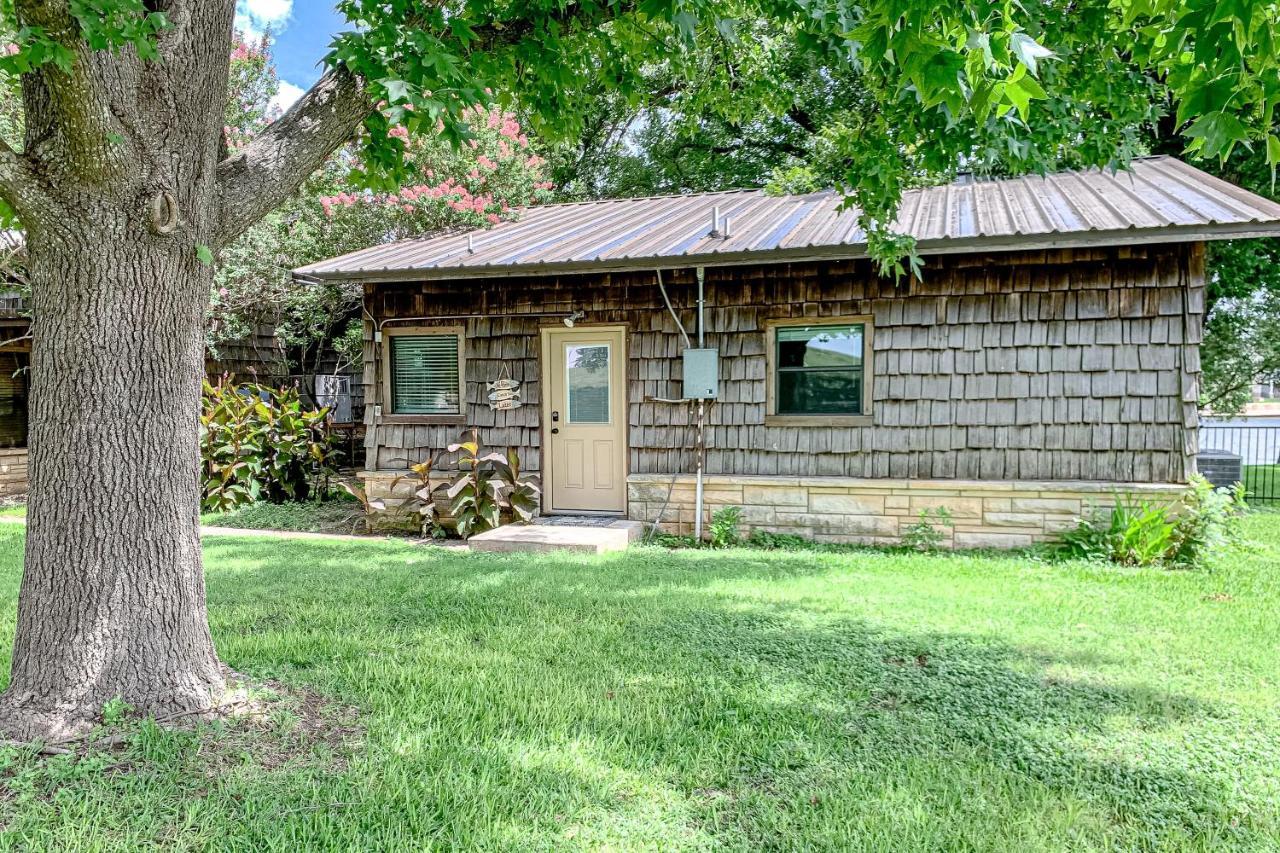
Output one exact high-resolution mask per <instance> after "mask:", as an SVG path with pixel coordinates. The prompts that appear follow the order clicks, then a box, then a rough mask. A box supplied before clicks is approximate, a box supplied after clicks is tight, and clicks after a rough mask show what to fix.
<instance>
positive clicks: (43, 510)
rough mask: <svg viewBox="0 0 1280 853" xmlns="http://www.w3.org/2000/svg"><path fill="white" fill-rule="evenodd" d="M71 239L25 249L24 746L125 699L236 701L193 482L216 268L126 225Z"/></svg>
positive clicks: (11, 706) (16, 682)
mask: <svg viewBox="0 0 1280 853" xmlns="http://www.w3.org/2000/svg"><path fill="white" fill-rule="evenodd" d="M113 220H114V221H113ZM68 230H69V231H71V232H74V234H75V237H74V238H68V239H65V240H57V241H51V240H44V241H34V242H33V244H32V246H31V252H30V271H31V276H32V284H33V309H34V316H35V324H34V340H33V345H32V358H31V384H32V388H33V389H37V390H35V392H34V393H33V394H32V397H31V402H32V407H31V434H30V447H31V499H30V504H29V505H28V534H27V550H26V571H25V572H24V574H23V579H22V591H21V597H20V599H19V609H18V630H17V639H16V642H15V645H14V656H13V669H12V681H11V683H10V686H9V689H8V692H7V693H6V694H5V696H4V697H3V700H2V702H0V723H2V724H3V726H4V728H5V729H7V730H8V732H9V733H10V734H11V735H14V736H17V737H22V738H24V739H29V738H44V739H50V738H57V737H62V736H66V735H69V734H73V733H76V732H78V731H80V730H82V729H83V728H85V727H86V726H87V725H88V724H89V723H90V722H91V721H92V720H93V719H94V717H95V716H96V715H97V714H98V713H99V712H100V710H101V708H102V706H103V704H104V703H105V702H107V701H109V700H111V699H113V698H115V697H119V698H121V699H123V700H124V701H126V702H128V703H129V704H130V705H132V706H134V707H136V708H140V709H145V710H147V711H151V712H155V713H165V712H174V711H188V710H194V709H200V708H206V707H209V706H210V705H213V704H216V702H217V701H218V699H219V698H220V696H221V694H222V692H223V689H224V687H223V680H222V676H221V673H220V665H219V663H218V659H217V656H216V655H215V653H214V648H213V642H212V639H211V637H210V634H209V628H208V620H207V615H206V610H205V588H204V576H203V573H202V567H201V558H200V538H199V528H198V525H199V496H198V492H197V489H196V487H195V484H196V482H197V479H198V472H199V460H200V456H199V446H198V438H197V432H198V429H197V424H198V417H199V411H200V381H201V376H202V374H203V365H204V336H203V331H202V330H203V325H204V323H203V315H204V305H205V303H206V301H207V299H208V293H209V282H210V277H211V273H210V271H209V269H208V268H207V267H205V266H203V265H202V264H201V263H200V262H199V261H198V260H197V258H196V256H195V253H194V252H193V251H192V250H191V249H190V247H189V246H184V245H181V244H179V243H177V242H175V241H173V240H169V239H164V238H157V237H154V236H150V235H149V234H146V233H143V229H140V228H138V227H137V225H136V223H133V224H131V223H130V222H129V221H128V220H127V218H126V217H122V216H120V215H119V214H118V213H116V214H115V215H114V216H112V213H111V211H106V210H104V211H101V212H99V214H98V216H96V217H94V219H93V221H82V222H80V223H77V224H76V227H74V228H71V229H68Z"/></svg>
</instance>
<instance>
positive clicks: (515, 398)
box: [489, 362, 524, 412]
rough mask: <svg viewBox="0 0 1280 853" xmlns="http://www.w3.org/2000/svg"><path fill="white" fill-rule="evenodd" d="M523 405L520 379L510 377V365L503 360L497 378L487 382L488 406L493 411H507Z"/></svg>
mask: <svg viewBox="0 0 1280 853" xmlns="http://www.w3.org/2000/svg"><path fill="white" fill-rule="evenodd" d="M523 405H524V402H523V401H522V400H521V399H520V380H519V379H512V378H511V365H510V364H508V363H507V362H503V363H502V370H501V371H500V372H499V373H498V378H497V380H496V381H494V382H490V383H489V408H491V409H493V410H494V411H495V412H509V411H511V410H512V409H518V408H520V407H521V406H523Z"/></svg>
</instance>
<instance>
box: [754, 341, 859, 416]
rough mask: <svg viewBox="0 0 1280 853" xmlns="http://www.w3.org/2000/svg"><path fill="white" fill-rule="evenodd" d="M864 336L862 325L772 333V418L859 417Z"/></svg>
mask: <svg viewBox="0 0 1280 853" xmlns="http://www.w3.org/2000/svg"><path fill="white" fill-rule="evenodd" d="M865 331H866V330H865V327H864V326H863V324H861V323H851V324H849V325H830V326H828V325H822V326H784V327H778V328H777V329H775V330H774V336H775V337H774V346H775V348H776V349H775V352H774V370H775V376H774V383H775V384H774V389H775V406H774V409H775V412H776V414H779V415H860V414H863V411H862V387H863V386H862V383H863V381H864V375H863V344H864V340H865Z"/></svg>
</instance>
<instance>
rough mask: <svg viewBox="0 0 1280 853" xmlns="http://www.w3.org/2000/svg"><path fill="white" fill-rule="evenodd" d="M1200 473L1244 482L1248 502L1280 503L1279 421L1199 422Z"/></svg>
mask: <svg viewBox="0 0 1280 853" xmlns="http://www.w3.org/2000/svg"><path fill="white" fill-rule="evenodd" d="M1198 467H1199V469H1200V473H1202V474H1204V475H1205V476H1206V477H1208V478H1209V480H1210V481H1211V482H1213V483H1214V484H1216V485H1230V484H1231V483H1234V482H1236V481H1237V480H1238V481H1240V482H1242V483H1244V486H1245V490H1246V491H1247V493H1248V496H1249V500H1250V501H1254V502H1257V503H1275V504H1280V418H1250V419H1247V420H1245V419H1239V420H1203V421H1201V422H1200V457H1199V459H1198Z"/></svg>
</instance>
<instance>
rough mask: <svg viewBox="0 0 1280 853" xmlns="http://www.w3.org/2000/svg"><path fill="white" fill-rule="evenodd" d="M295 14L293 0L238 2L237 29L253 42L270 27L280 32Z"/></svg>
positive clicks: (240, 0) (245, 0) (244, 0)
mask: <svg viewBox="0 0 1280 853" xmlns="http://www.w3.org/2000/svg"><path fill="white" fill-rule="evenodd" d="M292 13H293V0H237V2H236V29H238V30H240V31H241V32H243V33H244V34H245V37H246V38H248V39H251V40H254V39H259V38H261V37H262V33H263V31H264V30H266V29H267V28H268V27H270V28H271V29H274V30H279V29H280V28H281V27H283V26H284V24H285V23H287V22H288V20H289V16H290V15H291V14H292Z"/></svg>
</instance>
